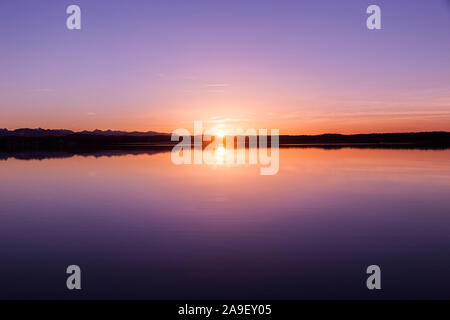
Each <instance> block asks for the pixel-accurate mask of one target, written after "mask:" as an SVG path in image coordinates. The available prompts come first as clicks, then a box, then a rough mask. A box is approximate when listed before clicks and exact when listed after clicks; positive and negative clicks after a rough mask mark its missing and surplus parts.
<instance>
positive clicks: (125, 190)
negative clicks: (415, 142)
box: [0, 148, 450, 299]
mask: <svg viewBox="0 0 450 320" xmlns="http://www.w3.org/2000/svg"><path fill="white" fill-rule="evenodd" d="M279 157H280V167H279V172H278V174H276V175H273V176H262V175H260V174H259V168H260V167H259V166H257V165H233V166H228V165H226V164H224V163H223V162H221V161H220V159H218V161H217V163H215V164H214V165H206V164H204V165H179V166H176V165H174V164H173V163H172V162H171V160H170V152H164V151H160V150H158V151H154V152H153V151H149V152H148V153H145V152H136V153H134V154H127V153H105V154H104V155H102V154H97V156H81V155H76V156H67V155H59V154H54V155H52V154H45V155H40V156H26V155H23V154H19V155H14V156H3V160H0V177H1V185H0V254H1V262H0V277H1V281H0V299H16V298H31V299H44V298H45V299H47V298H57V299H59V298H61V299H72V298H74V299H79V298H85V299H94V298H95V299H97V298H103V299H106V298H108V299H111V298H112V299H119V298H120V299H131V298H144V299H200V298H201V299H331V298H340V299H347V298H356V299H358V298H364V299H366V298H369V299H371V298H373V299H393V298H424V299H432V298H438V299H444V298H446V299H448V298H450V150H413V149H358V148H341V149H322V148H281V149H280V156H279ZM38 158H39V159H38ZM72 264H75V265H79V266H80V267H81V270H82V290H81V291H76V290H74V291H69V290H67V288H66V278H67V276H68V275H67V274H66V268H67V266H69V265H72ZM372 264H375V265H379V266H380V267H381V286H382V290H373V291H370V290H368V289H367V287H366V279H367V277H368V275H367V274H366V268H367V267H368V266H369V265H372Z"/></svg>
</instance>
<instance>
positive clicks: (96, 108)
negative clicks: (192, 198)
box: [0, 0, 450, 133]
mask: <svg viewBox="0 0 450 320" xmlns="http://www.w3.org/2000/svg"><path fill="white" fill-rule="evenodd" d="M70 4H78V5H79V6H80V7H81V9H82V29H81V30H79V31H78V30H75V31H69V30H67V29H66V25H65V20H66V18H67V16H68V15H67V14H66V13H65V10H66V7H67V6H68V5H70ZM370 4H377V5H379V6H380V7H381V10H382V30H376V31H370V30H368V29H367V28H366V18H367V16H368V15H367V14H366V13H365V11H366V8H367V7H368V6H369V5H370ZM0 43H1V50H0V70H1V73H0V96H1V100H0V127H6V128H10V129H14V128H18V127H46V128H68V129H74V130H84V129H95V128H100V129H107V128H111V129H123V130H134V129H136V130H161V131H171V130H173V129H175V128H180V127H186V128H190V127H191V126H192V121H193V120H207V121H210V122H211V123H220V125H222V126H225V127H226V126H232V127H236V126H239V127H245V126H251V127H258V128H280V129H281V132H282V133H294V132H295V133H320V132H344V133H345V132H376V131H378V132H379V131H422V130H450V1H446V0H428V1H425V0H421V1H418V0H390V1H380V0H372V1H364V0H345V1H336V0H328V1H325V0H315V1H313V0H308V1H301V0H296V1H290V0H278V1H275V0H271V1H264V0H258V1H253V0H246V1H243V0H240V1H235V0H227V1H217V0H204V1H203V0H202V1H200V0H189V1H186V0H183V1H181V0H180V1H173V0H164V1H152V0H127V1H118V0H108V1H102V0H83V1H76V0H46V1H36V0H2V1H1V2H0Z"/></svg>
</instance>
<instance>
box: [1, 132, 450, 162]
mask: <svg viewBox="0 0 450 320" xmlns="http://www.w3.org/2000/svg"><path fill="white" fill-rule="evenodd" d="M53 133H54V132H52V135H48V134H46V135H44V136H42V135H31V136H30V135H10V134H8V135H2V134H1V132H0V159H8V158H11V157H12V158H16V159H47V158H67V157H72V156H75V155H80V156H94V157H104V156H109V157H111V156H121V155H130V154H131V155H133V154H134V155H139V154H149V155H152V154H156V153H160V152H169V151H170V150H171V149H172V148H173V146H174V144H175V143H176V142H172V141H171V139H170V135H148V133H147V134H146V135H129V134H127V135H122V134H120V133H119V134H117V135H95V134H63V135H59V132H58V133H55V134H53ZM279 140H280V148H293V147H295V148H325V149H339V148H349V147H350V148H370V149H379V148H382V149H433V150H441V149H448V148H450V132H421V133H384V134H357V135H340V134H324V135H316V136H305V135H303V136H286V135H281V136H280V137H279ZM268 142H270V138H269V139H268Z"/></svg>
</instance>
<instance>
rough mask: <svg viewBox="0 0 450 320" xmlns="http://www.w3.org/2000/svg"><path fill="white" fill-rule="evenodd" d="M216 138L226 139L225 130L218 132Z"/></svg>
mask: <svg viewBox="0 0 450 320" xmlns="http://www.w3.org/2000/svg"><path fill="white" fill-rule="evenodd" d="M216 136H217V137H218V138H223V137H225V131H223V130H218V131H217V133H216Z"/></svg>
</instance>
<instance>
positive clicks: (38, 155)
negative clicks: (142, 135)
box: [0, 148, 171, 160]
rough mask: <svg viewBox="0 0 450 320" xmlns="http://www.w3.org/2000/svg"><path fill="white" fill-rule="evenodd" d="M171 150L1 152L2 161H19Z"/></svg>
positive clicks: (116, 155)
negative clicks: (11, 159)
mask: <svg viewBox="0 0 450 320" xmlns="http://www.w3.org/2000/svg"><path fill="white" fill-rule="evenodd" d="M170 150H171V148H153V149H151V150H135V151H133V150H109V151H98V152H77V153H75V152H59V151H43V152H39V151H35V152H33V151H28V152H27V151H25V152H0V160H8V159H9V158H14V159H18V160H45V159H53V158H72V157H74V156H83V157H95V158H100V157H120V156H127V155H135V156H137V155H154V154H157V153H161V152H169V151H170Z"/></svg>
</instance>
